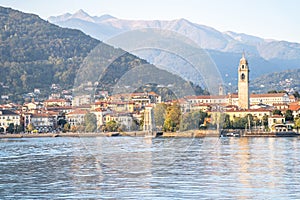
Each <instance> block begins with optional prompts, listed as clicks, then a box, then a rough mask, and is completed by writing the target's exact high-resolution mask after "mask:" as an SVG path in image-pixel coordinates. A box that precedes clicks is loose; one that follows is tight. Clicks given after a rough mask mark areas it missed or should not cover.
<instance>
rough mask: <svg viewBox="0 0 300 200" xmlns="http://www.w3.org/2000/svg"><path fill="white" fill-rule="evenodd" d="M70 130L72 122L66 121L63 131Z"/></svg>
mask: <svg viewBox="0 0 300 200" xmlns="http://www.w3.org/2000/svg"><path fill="white" fill-rule="evenodd" d="M69 130H70V124H69V123H65V124H64V128H63V132H64V133H65V132H68V131H69Z"/></svg>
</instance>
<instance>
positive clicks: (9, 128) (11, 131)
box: [6, 123, 15, 133]
mask: <svg viewBox="0 0 300 200" xmlns="http://www.w3.org/2000/svg"><path fill="white" fill-rule="evenodd" d="M6 131H7V132H8V133H14V131H15V125H14V124H13V123H10V124H9V126H8V128H7V130H6Z"/></svg>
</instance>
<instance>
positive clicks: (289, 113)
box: [284, 110, 294, 121]
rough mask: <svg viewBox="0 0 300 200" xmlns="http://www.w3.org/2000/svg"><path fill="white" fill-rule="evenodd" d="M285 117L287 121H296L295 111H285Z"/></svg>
mask: <svg viewBox="0 0 300 200" xmlns="http://www.w3.org/2000/svg"><path fill="white" fill-rule="evenodd" d="M284 117H285V120H286V121H293V120H294V116H293V111H291V110H287V111H285V113H284Z"/></svg>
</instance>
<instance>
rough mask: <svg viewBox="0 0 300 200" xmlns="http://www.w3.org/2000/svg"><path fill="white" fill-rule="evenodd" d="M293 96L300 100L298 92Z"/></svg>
mask: <svg viewBox="0 0 300 200" xmlns="http://www.w3.org/2000/svg"><path fill="white" fill-rule="evenodd" d="M293 95H294V97H295V98H296V99H299V98H300V94H299V92H298V91H296V92H295V93H294V94H293Z"/></svg>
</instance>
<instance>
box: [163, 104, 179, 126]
mask: <svg viewBox="0 0 300 200" xmlns="http://www.w3.org/2000/svg"><path fill="white" fill-rule="evenodd" d="M180 116H181V110H180V106H179V105H178V104H177V103H174V104H173V105H172V106H169V107H168V109H167V114H166V119H165V122H164V127H163V128H164V130H165V131H172V132H174V131H177V130H179V125H180Z"/></svg>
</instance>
